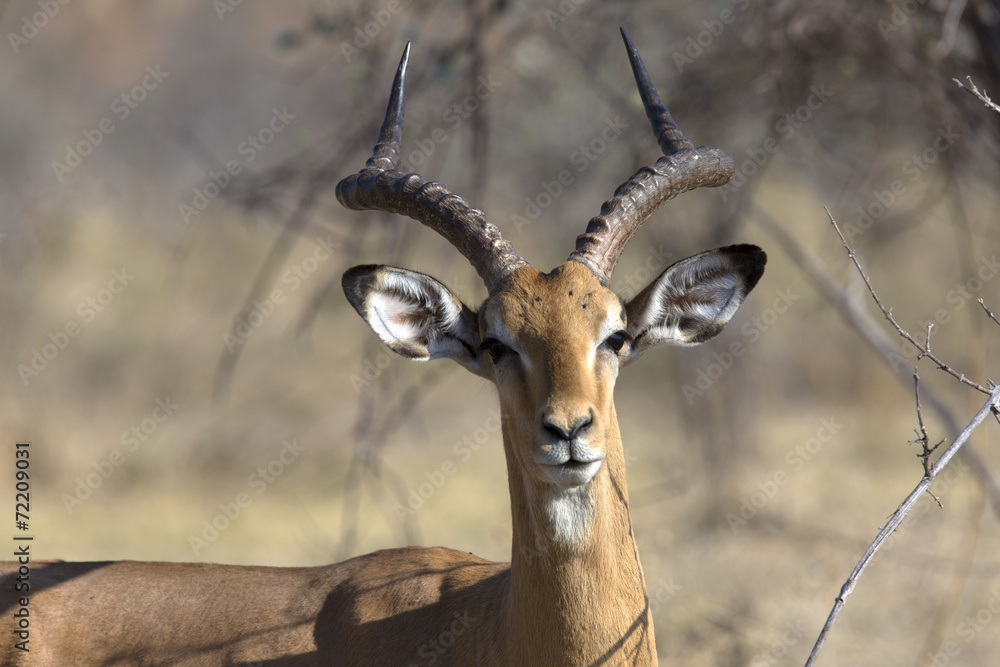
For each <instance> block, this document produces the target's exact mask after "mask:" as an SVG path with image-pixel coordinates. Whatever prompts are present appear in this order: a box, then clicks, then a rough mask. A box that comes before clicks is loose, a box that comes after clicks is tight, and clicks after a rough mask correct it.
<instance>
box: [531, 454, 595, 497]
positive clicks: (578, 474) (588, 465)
mask: <svg viewBox="0 0 1000 667" xmlns="http://www.w3.org/2000/svg"><path fill="white" fill-rule="evenodd" d="M603 463H604V459H603V458H600V459H597V460H595V461H577V460H576V459H569V460H568V461H566V462H565V463H559V464H556V465H551V464H542V470H544V471H545V473H546V474H547V475H548V476H549V478H550V479H551V480H552V481H553V482H555V483H556V484H557V485H559V486H561V487H563V488H564V489H571V488H574V487H577V486H583V485H584V484H587V483H588V482H590V480H592V479H593V478H594V475H596V474H597V471H598V470H600V469H601V464H603Z"/></svg>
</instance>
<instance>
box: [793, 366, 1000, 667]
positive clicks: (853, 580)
mask: <svg viewBox="0 0 1000 667" xmlns="http://www.w3.org/2000/svg"><path fill="white" fill-rule="evenodd" d="M997 410H1000V385H997V386H995V387H993V389H992V391H990V398H989V400H987V401H986V403H984V404H983V407H982V408H980V409H979V412H977V413H976V416H975V417H973V418H972V421H971V422H969V424H968V425H967V426H966V427H965V428H964V429H963V430H962V432H961V433H960V434H959V436H958V437H957V438H955V441H954V442H953V443H952V444H951V445H950V446H949V447H948V448H947V449H946V450H944V453H943V454H941V457H940V458H939V459H938V460H937V461H936V462H935V463H934V465H933V466H931V469H930V472H929V473H928V474H926V475H924V477H923V478H922V479H921V480H920V483H918V484H917V486H916V487H915V488H914V489H913V491H911V492H910V495H908V496H907V497H906V500H904V501H903V504H901V505H900V506H899V508H898V509H896V511H895V512H894V513H893V515H892V516H891V517H889V521H888V522H887V523H886V524H885V526H883V527H882V529H881V530H880V531H879V532H878V535H876V536H875V540H874V541H873V542H872V543H871V545H870V546H869V547H868V549H867V550H866V551H865V554H864V555H863V556H862V557H861V560H860V561H858V564H857V565H855V566H854V570H853V571H852V572H851V575H850V576H849V577H848V578H847V581H846V582H844V585H843V586H842V587H841V589H840V594H839V595H838V596H837V599H836V601H835V602H834V605H833V609H832V610H831V611H830V615H829V617H828V618H827V619H826V624H824V625H823V630H822V631H821V632H820V633H819V637H818V638H817V639H816V644H815V645H814V646H813V649H812V651H811V652H810V653H809V659H808V660H806V664H805V667H810V666H811V665H814V664H816V659H817V657H818V656H819V652H820V650H821V649H822V648H823V644H824V642H826V638H827V636H828V635H829V634H830V630H831V629H832V628H833V624H834V622H835V621H836V620H837V616H838V615H840V610H841V609H842V608H843V607H844V603H845V601H846V600H847V597H848V596H849V595H850V594H851V593H852V592H853V591H854V587H855V586H856V585H857V583H858V579H859V578H860V577H861V574H862V572H864V571H865V568H866V567H868V563H870V562H871V560H872V558H874V556H875V554H876V553H878V550H879V549H880V548H881V547H882V545H883V544H885V541H886V540H887V539H889V536H890V535H892V533H893V532H894V531H895V530H896V528H898V527H899V524H900V523H902V522H903V519H905V518H906V515H907V514H909V512H910V510H911V509H912V508H913V506H914V505H915V504H916V503H917V500H919V499H920V496H921V495H923V494H924V493H925V492H926V491H927V489H929V488H930V485H931V483H932V482H933V481H934V479H935V478H936V477H937V476H938V474H939V473H940V472H941V471H942V470H943V469H944V467H945V466H947V465H948V462H949V461H951V458H952V457H953V456H954V455H955V454H956V453H957V452H958V450H959V449H961V447H962V445H964V444H965V443H966V441H967V440H968V439H969V437H970V436H971V435H972V432H973V431H975V430H976V428H978V427H979V425H980V424H982V423H983V420H984V419H986V416H987V415H989V414H990V413H991V412H995V411H997Z"/></svg>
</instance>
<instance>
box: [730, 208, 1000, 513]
mask: <svg viewBox="0 0 1000 667" xmlns="http://www.w3.org/2000/svg"><path fill="white" fill-rule="evenodd" d="M747 208H748V209H749V210H752V211H753V213H754V218H755V219H756V220H757V222H758V224H760V225H761V226H762V227H764V229H766V230H767V231H768V232H769V233H770V234H771V235H772V236H774V238H775V239H776V240H777V241H778V242H779V243H780V244H781V246H782V248H784V250H785V252H787V253H788V256H789V258H791V260H792V261H793V262H794V263H795V264H796V265H797V266H798V267H799V268H800V269H802V272H803V273H805V274H806V275H807V276H808V277H809V279H810V280H812V282H813V284H814V285H815V286H816V288H817V289H818V290H819V291H820V293H822V294H823V295H824V296H825V297H826V298H827V299H829V300H830V302H831V303H832V304H833V305H834V307H836V308H837V310H838V311H839V312H840V314H841V316H842V317H843V318H844V320H845V321H846V322H847V323H848V324H850V325H851V326H852V327H853V328H854V330H855V331H856V332H857V333H858V335H859V336H861V338H862V340H864V341H865V342H866V343H868V345H870V346H871V347H872V349H873V350H875V352H877V353H878V354H879V356H880V357H881V358H882V359H883V360H886V359H889V358H890V355H892V354H893V353H894V349H893V347H892V344H891V343H890V339H889V336H888V334H886V333H885V332H884V330H883V329H882V328H881V327H880V326H879V325H878V323H877V322H876V321H875V319H874V318H873V317H871V316H870V315H869V314H868V312H867V311H865V310H864V309H862V308H861V307H860V306H859V305H858V304H857V303H856V302H855V300H853V299H850V298H848V296H847V295H846V293H845V292H844V290H842V289H841V287H840V285H839V284H837V283H836V282H835V281H834V280H833V278H832V277H831V276H830V275H829V273H827V272H826V270H825V269H823V268H822V267H821V266H820V265H819V264H818V263H817V262H816V260H815V258H813V256H812V255H810V254H808V253H807V252H806V251H805V250H804V249H803V248H802V246H801V245H800V244H799V243H798V242H797V241H796V240H795V239H794V238H792V236H791V235H789V234H788V232H787V231H785V229H784V228H783V227H782V226H781V225H779V224H778V222H777V221H776V220H774V218H772V217H771V216H770V215H769V214H768V213H767V212H766V211H764V210H763V209H762V208H760V206H757V205H756V204H754V203H753V202H752V201H751V202H750V206H748V207H747ZM889 366H890V368H892V370H893V374H894V375H895V376H896V377H897V378H899V380H900V381H903V382H906V381H907V380H908V377H907V376H906V375H905V374H904V373H901V372H900V370H902V369H901V368H899V367H898V366H897V365H895V364H892V363H889ZM924 402H925V403H926V404H927V407H929V408H930V409H931V410H932V411H933V412H934V413H935V414H937V416H938V417H939V418H940V419H941V420H942V421H943V422H944V426H945V429H946V430H947V431H948V432H950V433H957V432H958V431H959V430H960V429H961V425H960V424H959V422H958V419H957V418H956V417H955V415H954V414H953V413H952V412H951V410H950V409H949V408H948V407H947V406H946V405H945V404H944V402H943V401H942V400H941V399H940V398H939V397H938V396H937V395H936V394H935V393H934V392H933V391H931V390H930V388H927V387H925V388H924ZM995 416H997V421H998V422H1000V416H998V415H995ZM961 456H962V458H963V459H964V460H965V461H966V462H967V463H968V464H969V467H970V468H972V470H973V473H974V474H975V475H976V477H977V478H978V479H979V481H980V482H981V483H982V485H983V489H984V490H985V491H986V495H987V497H988V498H989V499H990V504H991V507H992V508H993V512H994V514H996V516H998V517H1000V480H998V479H997V476H996V475H995V474H994V473H993V470H992V468H990V466H989V465H988V464H987V462H986V461H985V460H984V459H983V457H982V456H980V454H979V453H978V452H977V451H976V449H975V447H965V448H963V449H962V451H961Z"/></svg>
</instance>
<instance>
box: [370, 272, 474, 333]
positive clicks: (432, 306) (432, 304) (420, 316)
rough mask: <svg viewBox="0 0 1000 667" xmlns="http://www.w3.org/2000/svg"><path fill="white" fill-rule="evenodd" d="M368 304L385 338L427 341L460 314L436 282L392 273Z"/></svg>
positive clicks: (378, 330) (376, 325) (373, 319)
mask: <svg viewBox="0 0 1000 667" xmlns="http://www.w3.org/2000/svg"><path fill="white" fill-rule="evenodd" d="M369 307H370V308H371V310H372V315H373V317H372V318H370V322H371V325H372V328H373V329H375V333H377V334H378V335H379V337H380V338H382V339H383V340H402V341H421V342H424V341H426V340H427V339H432V338H435V337H437V336H439V335H441V334H443V333H444V331H445V330H447V329H448V327H450V326H451V325H452V324H453V323H454V322H455V319H456V318H458V316H459V314H460V310H459V307H458V304H457V303H456V302H455V300H454V299H453V298H451V295H449V294H446V293H443V292H442V291H441V290H440V289H439V288H438V286H437V285H436V284H434V283H431V282H428V281H423V280H418V279H416V278H415V277H413V276H401V275H398V274H392V273H390V274H387V275H385V276H384V277H383V279H382V281H381V284H380V285H379V288H378V290H377V291H376V292H375V293H374V294H372V296H371V299H370V300H369Z"/></svg>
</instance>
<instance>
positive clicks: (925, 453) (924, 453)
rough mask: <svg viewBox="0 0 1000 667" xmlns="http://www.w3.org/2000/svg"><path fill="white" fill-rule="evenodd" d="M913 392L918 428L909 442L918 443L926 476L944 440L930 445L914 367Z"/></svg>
mask: <svg viewBox="0 0 1000 667" xmlns="http://www.w3.org/2000/svg"><path fill="white" fill-rule="evenodd" d="M930 337H931V327H930V325H928V326H927V340H930ZM913 393H914V395H915V397H916V402H917V424H918V425H919V428H916V429H913V430H914V431H915V432H916V434H917V436H918V437H917V439H916V440H910V443H909V444H911V445H913V444H917V443H919V444H920V446H921V452H920V453H919V454H917V458H919V459H920V462H921V463H923V465H924V475H925V476H926V475H930V474H931V454H933V453H934V450H936V449H937V448H938V447H940V446H941V445H942V444H943V443H944V440H942V441H941V442H939V443H937V444H936V445H934V446H933V447H932V446H931V442H930V437H929V436H928V435H927V429H926V428H924V416H923V414H922V413H921V411H920V374H919V373H917V369H916V368H914V369H913ZM927 493H928V494H930V496H931V498H933V499H934V502H936V503H937V505H938V507H940V508H941V509H944V505H942V504H941V499H940V498H938V497H937V496H936V495H934V492H933V491H931V490H930V489H929V488H928V489H927Z"/></svg>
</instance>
